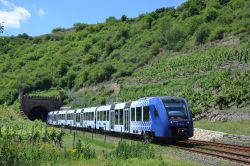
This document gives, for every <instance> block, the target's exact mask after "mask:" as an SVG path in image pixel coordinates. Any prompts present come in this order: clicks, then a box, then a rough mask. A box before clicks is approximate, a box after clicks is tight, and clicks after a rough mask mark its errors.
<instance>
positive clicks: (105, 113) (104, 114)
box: [96, 105, 111, 130]
mask: <svg viewBox="0 0 250 166" xmlns="http://www.w3.org/2000/svg"><path fill="white" fill-rule="evenodd" d="M110 109H111V105H106V106H100V107H98V108H97V109H96V129H99V130H110V122H109V119H110V117H109V116H110V114H109V112H110Z"/></svg>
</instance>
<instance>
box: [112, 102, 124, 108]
mask: <svg viewBox="0 0 250 166" xmlns="http://www.w3.org/2000/svg"><path fill="white" fill-rule="evenodd" d="M125 105H126V103H117V104H116V105H115V108H114V109H124V108H125Z"/></svg>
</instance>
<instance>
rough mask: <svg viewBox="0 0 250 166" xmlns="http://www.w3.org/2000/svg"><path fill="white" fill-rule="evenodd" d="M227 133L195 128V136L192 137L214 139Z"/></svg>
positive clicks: (220, 137)
mask: <svg viewBox="0 0 250 166" xmlns="http://www.w3.org/2000/svg"><path fill="white" fill-rule="evenodd" d="M225 134H226V133H223V132H218V131H211V130H205V129H198V128H194V136H193V137H192V138H191V139H194V140H201V141H213V140H217V139H222V138H223V136H224V135H225Z"/></svg>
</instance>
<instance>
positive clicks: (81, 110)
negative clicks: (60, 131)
mask: <svg viewBox="0 0 250 166" xmlns="http://www.w3.org/2000/svg"><path fill="white" fill-rule="evenodd" d="M83 110H84V109H83V108H77V109H76V113H81V112H83Z"/></svg>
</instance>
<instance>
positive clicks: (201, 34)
mask: <svg viewBox="0 0 250 166" xmlns="http://www.w3.org/2000/svg"><path fill="white" fill-rule="evenodd" d="M209 35H210V30H209V28H208V27H207V26H206V25H201V26H200V27H199V28H198V30H197V31H196V34H195V41H196V43H197V44H202V43H205V41H206V40H207V38H208V37H209Z"/></svg>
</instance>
